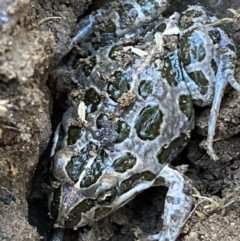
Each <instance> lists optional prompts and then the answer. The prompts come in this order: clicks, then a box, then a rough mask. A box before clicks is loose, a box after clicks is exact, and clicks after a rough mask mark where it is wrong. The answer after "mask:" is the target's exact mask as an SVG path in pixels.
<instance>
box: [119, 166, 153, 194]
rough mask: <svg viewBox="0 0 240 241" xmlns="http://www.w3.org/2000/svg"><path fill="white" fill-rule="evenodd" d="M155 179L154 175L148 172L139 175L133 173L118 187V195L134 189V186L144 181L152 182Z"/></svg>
mask: <svg viewBox="0 0 240 241" xmlns="http://www.w3.org/2000/svg"><path fill="white" fill-rule="evenodd" d="M155 177H156V175H155V174H153V173H152V172H150V171H145V172H141V173H135V174H133V175H132V176H131V177H130V178H128V179H126V180H124V181H123V182H122V183H121V185H120V193H121V194H123V193H125V192H127V191H129V190H131V189H132V188H134V187H135V186H136V185H138V184H140V183H142V182H144V181H149V182H150V181H152V180H154V178H155Z"/></svg>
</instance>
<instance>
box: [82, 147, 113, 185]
mask: <svg viewBox="0 0 240 241" xmlns="http://www.w3.org/2000/svg"><path fill="white" fill-rule="evenodd" d="M109 161H110V160H109V158H108V155H107V153H106V152H105V151H103V150H102V151H101V153H100V154H97V156H96V158H95V160H94V161H93V164H92V165H91V167H90V168H89V169H87V171H86V173H85V176H84V177H83V179H82V181H81V183H80V187H81V188H84V187H89V186H91V185H92V184H94V183H96V182H97V180H98V178H99V177H100V176H101V175H102V171H103V170H104V169H105V168H106V164H108V163H109Z"/></svg>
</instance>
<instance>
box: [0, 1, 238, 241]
mask: <svg viewBox="0 0 240 241" xmlns="http://www.w3.org/2000/svg"><path fill="white" fill-rule="evenodd" d="M191 2H193V1H191ZM202 2H205V1H202ZM211 2H212V3H213V4H212V5H211ZM215 2H216V1H206V4H205V6H207V7H208V8H209V9H211V10H212V11H213V12H215V13H216V14H217V15H218V16H219V17H225V16H226V14H227V13H226V11H223V9H224V10H226V9H227V8H228V7H231V8H234V9H239V8H240V2H239V1H238V0H232V1H231V3H229V1H228V0H222V1H218V4H217V5H216V4H215ZM89 4H90V1H88V0H74V1H61V3H59V1H45V0H33V1H31V2H30V1H29V0H7V1H6V0H5V1H4V0H0V99H1V100H8V103H7V102H6V103H3V102H0V240H13V241H14V240H18V241H21V240H40V235H42V236H45V238H46V237H47V235H46V233H47V232H49V229H50V228H49V229H48V230H44V228H41V227H45V226H44V225H45V222H46V221H45V220H44V221H42V220H41V219H40V216H36V215H35V216H34V215H33V214H30V216H29V210H28V203H27V197H29V193H30V191H31V182H32V178H33V175H34V171H35V169H36V165H37V162H38V160H39V156H40V155H41V154H42V153H43V151H44V150H45V149H46V147H47V145H48V143H49V140H50V136H51V132H52V130H51V122H50V115H51V113H52V111H51V110H52V99H51V93H50V91H49V90H48V88H47V87H46V80H47V78H48V73H49V71H51V70H52V69H53V67H55V66H56V65H57V64H58V63H59V61H60V60H61V59H62V57H63V56H64V55H65V54H66V53H67V49H66V46H67V45H68V43H69V41H70V38H71V36H72V35H73V33H74V28H75V26H76V19H77V18H78V17H79V16H80V15H81V14H82V13H83V12H84V10H85V9H87V7H88V6H89ZM187 4H190V1H188V2H187ZM4 11H5V12H7V14H8V15H7V16H8V17H9V20H8V21H6V22H5V21H4V19H5V18H4V16H3V14H2V13H3V12H4ZM239 24H240V23H239ZM239 24H227V25H225V26H226V29H227V30H228V33H229V34H230V35H231V36H232V38H233V39H234V41H235V43H236V46H237V49H238V59H240V55H239V49H240V31H239V30H240V28H239V27H240V25H239ZM236 78H237V79H240V64H239V61H238V64H237V68H236ZM208 115H209V108H208V109H205V110H199V111H198V112H197V131H196V133H194V135H193V138H192V141H191V143H190V144H189V146H188V148H187V150H186V151H185V152H184V153H183V155H182V158H185V159H184V160H183V159H181V160H180V162H181V163H188V164H189V170H188V172H187V175H188V177H189V178H190V179H191V180H192V181H193V184H194V186H195V188H196V189H197V190H198V191H199V192H200V193H201V196H202V197H199V198H196V200H195V206H196V210H195V211H194V212H193V213H192V215H191V216H190V218H189V219H188V220H187V222H186V225H185V227H184V228H183V234H182V236H181V237H179V241H180V240H182V241H190V240H191V241H192V240H196V241H198V240H199V241H200V240H211V241H225V240H226V241H227V240H231V241H239V240H240V237H239V226H240V218H239V217H240V208H239V207H240V198H239V196H240V187H239V182H240V174H239V167H240V159H239V158H240V151H239V143H240V135H239V131H240V94H239V93H238V92H236V91H233V90H232V89H231V88H229V89H228V90H227V93H226V94H225V96H224V98H223V103H222V108H221V112H220V117H219V119H218V128H217V135H216V139H218V138H219V139H220V140H219V141H217V142H215V144H214V149H215V150H216V152H217V154H218V156H219V158H220V160H219V161H218V162H213V161H211V160H210V159H209V157H208V155H207V154H206V152H205V150H204V149H201V148H200V147H199V144H200V143H201V141H202V140H203V137H202V136H200V135H199V134H201V135H203V136H205V135H206V128H207V120H208ZM198 133H199V134H198ZM226 138H227V139H226ZM186 157H187V159H188V160H186ZM43 159H44V158H43ZM45 160H46V158H45V159H44V161H45ZM43 166H44V165H43ZM45 166H46V165H45ZM45 166H44V167H42V169H41V168H40V170H41V172H44V170H45V169H44V168H45ZM45 175H46V174H45ZM39 188H40V189H41V185H39ZM165 193H166V189H164V188H152V189H150V190H147V191H146V192H144V193H142V194H140V195H139V196H138V197H137V198H135V200H133V201H132V202H130V203H129V204H128V205H126V206H125V207H123V208H121V209H120V210H118V211H117V212H115V213H114V214H112V215H110V216H109V217H107V218H105V219H103V220H102V221H101V222H99V223H97V224H95V225H94V226H93V227H92V228H91V229H82V230H81V232H80V235H79V231H78V230H77V231H75V232H73V231H71V232H66V233H65V240H70V241H71V240H88V241H90V240H100V238H101V239H102V240H103V239H107V238H109V240H112V241H114V240H144V239H145V238H144V237H145V233H152V232H156V231H157V230H160V228H161V212H162V209H163V200H164V195H165ZM196 193H197V192H196ZM38 195H41V194H36V192H35V193H34V194H33V193H32V194H31V197H30V199H31V200H34V202H35V201H37V202H38V200H40V201H39V203H38V205H40V206H38V207H40V208H38V209H40V212H41V207H42V210H45V209H46V205H47V204H46V203H45V202H46V200H45V199H43V198H42V197H41V198H40V199H38V198H39V197H38ZM33 197H34V198H35V199H34V198H33ZM206 197H208V198H209V199H206ZM42 201H43V203H44V204H42V203H41V202H42ZM199 202H200V203H199ZM31 205H32V204H31ZM34 205H37V204H36V203H35V204H34ZM42 212H43V211H42ZM31 215H32V216H31ZM29 219H31V220H32V221H31V223H32V224H34V225H36V226H37V227H38V231H39V232H40V234H39V233H38V232H37V230H36V228H35V227H33V226H31V225H30V224H29V222H28V220H29ZM35 219H38V220H35ZM69 233H70V234H69ZM69 235H71V236H69ZM78 236H79V237H78Z"/></svg>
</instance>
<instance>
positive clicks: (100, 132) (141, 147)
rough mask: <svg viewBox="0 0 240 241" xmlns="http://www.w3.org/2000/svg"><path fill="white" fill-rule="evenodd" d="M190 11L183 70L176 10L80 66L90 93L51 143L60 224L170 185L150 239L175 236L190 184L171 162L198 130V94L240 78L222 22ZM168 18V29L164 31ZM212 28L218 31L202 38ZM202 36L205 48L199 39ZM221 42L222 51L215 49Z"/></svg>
mask: <svg viewBox="0 0 240 241" xmlns="http://www.w3.org/2000/svg"><path fill="white" fill-rule="evenodd" d="M128 2H129V1H128ZM130 2H133V1H130ZM124 3H125V2H124ZM195 10H196V11H195ZM188 11H190V12H187V11H186V13H185V14H186V15H185V18H182V26H183V27H184V24H185V27H184V28H186V30H185V31H183V32H182V34H181V41H182V42H181V44H180V46H181V50H180V53H181V55H182V58H183V61H184V62H185V65H186V70H185V69H184V68H183V63H182V62H181V60H180V58H179V50H178V49H177V44H176V43H174V41H173V42H171V41H170V43H169V42H168V40H169V39H170V40H171V39H177V38H175V36H174V35H176V34H179V33H180V30H179V28H178V25H177V23H178V18H179V14H177V13H175V14H173V15H172V16H171V17H170V18H169V20H162V21H159V22H158V23H156V24H155V26H154V27H153V29H148V28H147V29H145V30H142V31H140V32H141V33H140V37H139V38H136V35H134V39H132V40H131V46H126V45H127V44H126V42H127V41H129V39H128V38H127V37H126V35H125V37H124V38H122V39H121V40H119V41H118V42H117V43H114V44H108V45H107V46H105V47H100V48H99V49H98V50H95V51H94V53H95V54H94V55H92V56H91V57H90V58H89V59H88V60H87V61H85V64H81V65H80V66H78V67H77V73H78V79H79V82H78V83H77V87H75V89H78V87H79V86H81V88H83V90H84V91H83V92H84V93H83V98H82V101H80V102H79V105H78V111H76V108H74V107H73V106H71V107H70V108H69V109H68V110H67V111H66V113H65V114H64V116H63V119H62V123H61V125H59V127H58V131H57V132H56V135H55V145H54V147H53V154H54V157H53V165H52V171H53V175H54V176H55V178H56V179H58V180H59V181H60V186H59V187H58V188H57V189H56V190H55V192H54V193H53V195H52V202H51V204H50V210H51V214H52V217H53V218H54V219H55V220H56V223H57V224H58V225H59V226H61V227H66V228H77V227H81V226H85V225H88V224H91V223H93V222H95V221H97V220H99V219H101V218H103V217H105V216H107V215H108V214H109V213H111V212H113V211H115V210H116V209H118V208H119V207H121V206H123V205H124V204H125V203H127V202H128V201H130V200H131V199H133V198H134V197H135V196H136V195H137V194H138V193H139V192H141V191H143V190H145V189H147V188H149V187H151V186H153V185H165V186H167V187H169V189H168V192H167V196H166V202H165V207H164V216H163V225H164V228H163V230H162V231H161V232H160V234H158V235H153V236H150V237H149V238H151V239H154V240H155V239H158V240H159V241H164V240H175V239H176V238H177V237H178V235H179V233H180V230H181V226H182V224H183V222H184V219H185V218H186V216H187V215H188V213H189V211H190V209H191V197H190V196H189V191H190V189H191V186H190V184H189V182H188V181H186V180H184V178H183V177H182V175H181V174H180V173H179V172H178V171H176V170H173V169H172V168H170V166H169V163H170V162H171V161H172V160H173V159H174V158H175V157H176V156H177V155H178V154H179V153H180V152H181V151H182V149H183V148H184V147H185V145H186V143H187V141H188V139H189V137H190V131H191V130H192V129H193V126H194V115H193V107H192V98H193V99H194V101H195V102H199V103H200V104H204V103H205V102H206V103H209V102H210V101H211V100H212V95H213V92H214V90H213V89H214V83H212V82H211V81H212V80H213V81H214V82H217V81H218V78H220V77H222V76H228V77H229V76H230V77H231V76H232V75H233V71H234V64H233V59H234V56H235V55H234V54H235V52H234V51H233V50H232V47H234V45H233V44H232V42H231V41H230V39H229V38H228V37H227V35H226V34H225V33H224V32H223V31H222V30H221V29H216V28H209V29H204V31H205V32H204V31H203V32H202V30H196V31H195V30H194V31H193V29H192V28H193V27H196V26H199V25H202V24H204V23H208V22H209V21H210V22H211V21H213V19H214V18H209V17H208V16H207V15H205V11H204V9H203V8H201V7H199V6H194V7H190V8H189V9H188ZM188 18H189V19H188ZM195 20H196V22H195ZM162 24H166V25H167V26H165V27H166V29H165V31H164V32H163V33H162V34H161V33H159V31H160V29H161V28H162ZM216 31H217V32H218V33H219V34H216ZM210 32H211V34H212V35H215V34H216V36H214V37H206V38H203V36H204V34H207V35H208V34H209V33H210ZM189 33H190V34H189ZM203 33H204V34H203ZM219 36H220V37H219ZM195 40H197V41H195ZM200 40H201V41H202V43H201V45H196V42H199V41H200ZM164 41H165V42H164ZM216 41H217V42H218V44H219V46H220V48H221V49H225V52H221V51H220V50H221V49H216V48H215V46H214V44H215V42H216ZM192 47H193V49H192ZM166 48H167V49H168V50H167V51H166ZM194 48H195V49H194ZM198 48H199V49H198ZM209 53H211V54H212V55H210V54H209ZM210 57H211V59H210ZM231 58H233V59H231ZM189 59H190V61H189ZM227 60H229V61H230V62H229V64H228V65H227ZM187 61H188V62H189V63H188V64H186V62H187ZM199 66H202V67H203V68H202V69H201V71H203V73H202V74H200V75H199V76H200V77H201V78H200V79H196V78H195V79H194V80H193V79H191V77H192V76H191V77H190V76H189V75H188V74H187V72H188V73H189V74H190V75H191V73H192V72H193V68H196V69H198V68H199ZM205 71H207V72H205ZM206 73H210V78H209V76H208V75H207V74H206ZM215 75H216V76H217V77H216V78H215ZM197 77H198V76H197ZM203 77H204V78H203ZM220 79H223V78H220ZM206 82H207V83H206ZM202 84H203V86H202ZM189 90H190V91H191V93H190V91H189ZM191 94H192V95H191ZM216 94H218V92H216ZM69 98H70V99H71V98H72V97H71V95H70V97H69ZM215 98H216V97H215ZM73 102H74V101H73ZM214 118H216V117H215V116H213V119H214ZM76 122H80V125H79V123H78V125H76ZM73 123H74V124H73ZM211 126H212V125H211ZM61 129H62V131H61ZM59 136H62V138H59Z"/></svg>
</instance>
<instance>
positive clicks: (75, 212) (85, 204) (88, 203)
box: [65, 199, 94, 228]
mask: <svg viewBox="0 0 240 241" xmlns="http://www.w3.org/2000/svg"><path fill="white" fill-rule="evenodd" d="M92 207H94V201H93V200H91V199H87V200H83V201H82V202H80V203H78V204H77V206H76V207H74V208H73V209H72V210H71V212H70V213H69V215H68V219H66V221H65V228H73V227H74V226H76V225H77V224H78V223H79V222H80V221H81V218H82V216H81V215H82V213H86V212H87V211H89V210H90V209H91V208H92Z"/></svg>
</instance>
